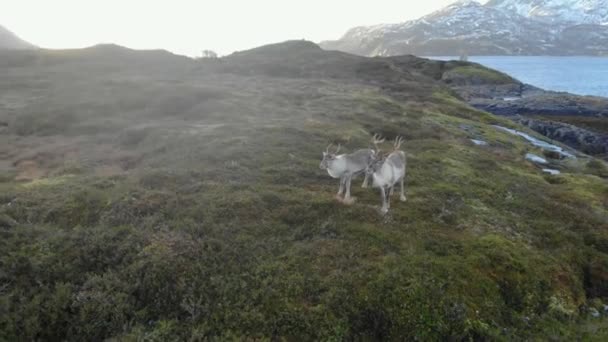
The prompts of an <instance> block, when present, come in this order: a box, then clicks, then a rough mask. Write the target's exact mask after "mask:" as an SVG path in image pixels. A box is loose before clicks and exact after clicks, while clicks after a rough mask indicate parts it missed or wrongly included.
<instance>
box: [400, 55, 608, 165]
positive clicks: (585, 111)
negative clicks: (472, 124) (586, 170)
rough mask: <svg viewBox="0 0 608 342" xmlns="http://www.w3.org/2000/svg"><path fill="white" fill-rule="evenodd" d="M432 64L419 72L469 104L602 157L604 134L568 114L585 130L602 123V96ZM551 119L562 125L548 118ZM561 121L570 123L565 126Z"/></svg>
mask: <svg viewBox="0 0 608 342" xmlns="http://www.w3.org/2000/svg"><path fill="white" fill-rule="evenodd" d="M402 58H403V57H393V59H402ZM432 63H437V66H436V67H435V68H433V69H430V71H429V70H425V72H426V73H428V75H429V76H431V77H433V78H435V79H437V80H439V81H441V82H442V83H444V84H446V85H448V86H449V87H450V88H451V89H452V90H454V91H455V92H456V93H457V94H458V96H459V97H460V98H461V99H463V100H464V101H466V102H467V103H469V104H470V105H471V106H473V107H475V108H478V109H481V110H484V111H488V112H490V113H494V114H497V115H504V116H507V117H509V118H512V119H514V120H516V121H518V122H520V123H523V124H525V125H526V126H528V127H530V128H532V129H533V130H535V131H537V132H539V133H541V134H543V135H546V136H547V137H549V138H551V139H555V140H557V141H561V142H563V143H565V144H567V145H569V146H571V147H574V148H576V149H579V150H581V151H583V152H585V153H590V154H593V155H598V156H603V157H605V156H606V151H608V139H607V138H606V137H607V134H606V133H605V132H602V131H598V130H593V129H591V130H590V129H587V128H583V127H578V126H577V124H578V122H577V121H578V120H576V119H573V118H586V119H585V121H586V123H587V124H586V125H585V126H590V127H591V128H593V127H594V126H596V127H598V128H599V127H602V126H603V125H606V123H608V99H607V98H603V97H596V96H580V95H573V94H569V93H563V92H553V91H546V90H543V89H540V88H537V87H534V86H531V85H529V84H524V83H522V82H520V81H518V80H516V79H513V78H512V77H510V76H508V75H506V74H503V73H501V72H498V71H495V70H492V69H488V68H486V67H483V66H482V65H479V64H475V63H465V62H456V61H451V62H444V61H436V62H432ZM427 68H428V67H427ZM540 116H542V117H544V118H540ZM556 119H561V120H565V121H566V123H558V122H554V120H556ZM567 121H570V122H571V123H574V124H567ZM592 121H593V122H592ZM591 122H592V123H591ZM589 123H591V125H589Z"/></svg>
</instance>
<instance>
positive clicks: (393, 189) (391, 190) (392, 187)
mask: <svg viewBox="0 0 608 342" xmlns="http://www.w3.org/2000/svg"><path fill="white" fill-rule="evenodd" d="M393 193H395V186H394V185H393V186H391V189H390V191H389V196H393Z"/></svg>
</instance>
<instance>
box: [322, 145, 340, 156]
mask: <svg viewBox="0 0 608 342" xmlns="http://www.w3.org/2000/svg"><path fill="white" fill-rule="evenodd" d="M332 146H334V144H333V143H331V144H329V145H327V147H326V148H325V153H327V154H338V152H340V149H341V148H342V145H340V144H338V147H337V148H336V150H335V151H334V152H333V153H330V152H329V148H330V147H332Z"/></svg>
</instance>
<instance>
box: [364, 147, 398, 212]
mask: <svg viewBox="0 0 608 342" xmlns="http://www.w3.org/2000/svg"><path fill="white" fill-rule="evenodd" d="M402 143H403V138H401V137H397V138H395V142H394V143H393V151H392V152H391V153H390V154H389V155H388V156H387V157H386V158H382V157H380V151H378V153H377V156H378V157H377V158H376V159H375V161H374V162H373V163H372V164H371V165H370V166H369V167H368V168H367V169H366V171H365V173H366V174H367V175H368V176H369V175H371V176H372V186H373V187H374V188H380V194H381V196H382V209H381V211H382V213H383V214H386V213H387V212H388V209H389V208H390V196H391V195H392V194H393V191H394V187H395V184H397V182H400V183H401V196H400V197H399V199H400V200H401V201H402V202H405V200H406V197H405V187H404V184H403V183H404V181H405V166H406V160H405V153H404V152H403V151H401V150H399V148H400V147H401V144H402Z"/></svg>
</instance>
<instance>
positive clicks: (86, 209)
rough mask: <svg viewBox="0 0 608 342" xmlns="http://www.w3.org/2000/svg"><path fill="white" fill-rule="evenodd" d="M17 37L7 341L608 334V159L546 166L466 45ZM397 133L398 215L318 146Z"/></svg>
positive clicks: (0, 299) (3, 310)
mask: <svg viewBox="0 0 608 342" xmlns="http://www.w3.org/2000/svg"><path fill="white" fill-rule="evenodd" d="M1 53H2V54H3V55H2V56H0V61H1V62H0V63H2V66H1V68H2V70H3V73H4V75H6V77H4V76H3V77H2V78H0V234H1V237H2V238H1V239H0V340H101V339H114V340H127V341H129V340H142V339H146V340H159V341H160V340H203V339H211V340H213V339H218V340H231V339H250V340H257V339H260V340H268V339H276V340H352V339H354V340H402V339H419V340H438V339H452V340H466V339H496V340H512V339H535V338H542V339H554V340H560V339H566V340H567V339H581V338H589V339H592V338H596V339H598V340H602V339H605V338H606V337H608V326H607V324H606V320H605V318H594V317H593V315H591V314H594V313H595V312H596V311H593V310H597V312H599V314H600V316H602V315H604V303H608V276H607V274H608V210H607V208H608V184H607V182H606V179H603V178H600V177H599V176H598V175H602V174H603V173H602V172H604V171H605V167H606V166H605V164H603V163H602V162H600V161H597V160H593V159H590V158H588V157H585V156H582V155H581V156H579V157H578V158H576V159H566V160H552V161H551V164H552V165H551V166H552V167H554V168H558V169H560V170H561V171H562V173H561V174H560V175H557V176H550V175H546V174H544V173H542V172H541V170H540V169H539V168H538V167H537V166H535V165H533V164H532V163H530V162H528V161H526V160H525V159H524V155H525V153H527V152H533V153H536V154H539V155H541V154H542V153H543V152H542V151H540V150H536V149H535V148H534V147H533V146H531V145H528V144H527V142H526V141H525V140H523V139H521V138H520V137H517V136H513V135H509V134H508V133H506V132H503V131H500V130H497V129H496V128H495V127H493V126H492V125H503V126H507V127H513V128H518V129H521V130H524V131H526V132H528V133H530V134H531V135H534V134H533V133H532V132H529V131H527V130H525V129H524V128H521V127H517V126H515V124H514V123H512V122H511V121H508V120H506V119H503V118H500V117H496V116H493V115H490V114H488V113H485V112H481V111H478V110H475V109H473V108H471V107H469V106H468V105H466V104H465V103H464V102H462V101H460V100H459V99H458V98H457V97H456V96H455V95H454V93H453V92H452V91H451V90H450V89H448V88H446V86H445V85H443V84H441V83H439V81H437V80H435V79H434V78H433V76H432V73H433V70H436V69H437V68H438V67H439V66H441V67H442V68H443V67H445V64H437V63H438V62H432V61H428V60H424V59H418V58H415V57H408V56H404V57H392V58H390V59H383V58H364V57H356V56H352V55H348V54H344V53H339V52H328V51H323V50H321V49H320V48H318V47H317V46H316V45H314V44H312V43H308V42H298V41H294V42H286V43H282V44H276V45H270V46H265V47H261V48H257V49H253V50H249V51H244V52H241V53H237V54H234V55H231V56H228V57H225V58H221V59H208V60H199V61H195V60H190V59H186V58H183V57H179V56H174V55H171V54H169V53H167V52H163V51H147V52H141V51H131V50H127V49H123V48H120V47H115V46H98V47H93V48H90V49H85V50H72V51H70V50H65V51H45V50H42V51H30V52H1ZM448 66H449V65H448ZM455 67H458V68H464V69H459V70H460V71H463V70H464V71H466V73H467V74H474V75H479V73H480V72H479V71H475V70H473V68H475V65H473V64H470V65H468V64H466V63H465V64H463V63H457V65H455ZM457 71H458V70H457ZM460 74H463V73H462V72H461V73H460ZM483 74H484V75H485V74H486V71H483ZM373 133H381V134H383V135H385V136H387V137H389V138H392V137H394V136H395V135H402V136H403V137H405V143H404V144H403V148H404V149H405V151H406V153H407V156H408V176H407V181H406V191H407V196H408V201H407V202H405V203H400V202H398V201H393V206H392V209H391V212H390V213H389V214H388V215H387V216H381V215H380V214H379V212H378V207H379V204H380V196H379V194H378V193H377V192H376V191H373V190H370V189H362V188H360V182H362V179H358V180H357V181H356V182H353V195H354V196H355V197H357V201H356V202H355V203H354V204H353V205H343V204H340V203H338V202H337V201H336V200H335V199H334V194H335V192H336V191H337V187H338V184H337V182H336V181H335V180H332V179H330V177H329V176H328V175H327V174H326V173H324V172H323V171H322V170H319V167H318V164H319V161H320V157H321V151H322V150H323V149H324V148H325V146H326V145H327V144H328V143H329V142H335V143H341V144H342V145H343V146H344V147H345V148H346V149H347V150H354V149H357V148H361V147H365V146H367V145H368V144H369V139H370V137H371V135H372V134H373ZM471 138H476V139H482V140H484V141H487V142H488V143H489V145H488V146H477V145H474V144H473V143H472V142H471V141H470V139H471ZM388 147H389V146H388V144H387V146H385V148H388Z"/></svg>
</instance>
